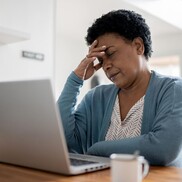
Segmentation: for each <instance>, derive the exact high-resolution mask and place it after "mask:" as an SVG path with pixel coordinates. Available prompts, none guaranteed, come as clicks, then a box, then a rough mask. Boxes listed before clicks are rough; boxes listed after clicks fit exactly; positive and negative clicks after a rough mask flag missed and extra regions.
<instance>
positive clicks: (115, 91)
mask: <svg viewBox="0 0 182 182" xmlns="http://www.w3.org/2000/svg"><path fill="white" fill-rule="evenodd" d="M86 41H87V44H88V45H90V46H89V51H88V54H87V55H86V57H85V58H84V59H83V60H82V61H81V63H80V64H79V65H78V66H77V68H76V69H75V70H74V71H73V72H72V73H71V74H70V76H69V77H68V79H67V81H66V83H65V86H64V89H63V91H62V93H61V95H60V97H59V99H58V106H59V110H60V113H61V117H62V120H63V126H64V130H65V135H66V140H67V145H68V148H69V151H70V152H77V153H87V154H91V155H99V156H108V157H109V156H110V155H111V154H112V153H128V154H131V153H134V152H135V151H136V150H138V151H139V152H140V154H141V155H143V156H145V158H146V159H147V160H148V161H149V162H150V164H151V165H176V166H182V160H180V156H181V154H182V152H181V150H182V134H181V133H182V80H181V79H179V78H172V77H167V76H163V75H160V74H158V73H156V72H155V71H151V70H150V69H149V67H148V65H147V61H148V60H149V58H150V57H151V53H152V46H151V44H152V43H151V33H150V29H149V27H148V25H147V24H146V22H145V20H144V19H143V18H142V16H141V15H139V14H137V13H135V12H133V11H129V10H117V11H111V12H109V13H107V14H105V15H102V16H101V17H100V18H98V19H96V21H95V22H94V23H93V25H92V26H91V27H89V28H88V32H87V36H86ZM96 59H98V60H99V63H98V64H96V65H95V64H94V61H95V60H96ZM100 68H102V69H103V71H104V72H105V74H106V76H107V77H108V79H109V80H111V81H112V82H113V84H107V85H100V86H97V87H95V88H93V89H91V90H90V91H89V92H88V93H87V94H86V95H85V97H84V98H83V100H82V101H81V102H80V104H79V105H78V106H77V107H76V104H77V97H78V95H79V91H80V88H81V86H82V85H83V83H84V80H87V79H89V78H90V77H91V76H92V75H93V74H94V73H95V72H96V71H97V70H98V69H100Z"/></svg>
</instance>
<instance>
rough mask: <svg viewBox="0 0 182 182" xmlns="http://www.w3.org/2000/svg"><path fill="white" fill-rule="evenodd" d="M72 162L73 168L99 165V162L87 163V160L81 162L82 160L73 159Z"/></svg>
mask: <svg viewBox="0 0 182 182" xmlns="http://www.w3.org/2000/svg"><path fill="white" fill-rule="evenodd" d="M70 162H71V165H73V166H80V165H87V164H94V163H98V162H93V161H85V160H81V159H72V158H70Z"/></svg>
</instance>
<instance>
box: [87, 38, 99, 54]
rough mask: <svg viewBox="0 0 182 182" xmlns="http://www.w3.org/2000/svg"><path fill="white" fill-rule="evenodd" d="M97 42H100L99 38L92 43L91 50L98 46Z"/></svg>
mask: <svg viewBox="0 0 182 182" xmlns="http://www.w3.org/2000/svg"><path fill="white" fill-rule="evenodd" d="M97 44H98V40H94V42H93V43H92V44H91V46H90V47H89V52H90V51H91V50H92V49H93V48H95V47H96V46H97Z"/></svg>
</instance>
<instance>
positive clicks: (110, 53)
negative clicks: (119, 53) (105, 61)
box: [106, 51, 116, 57]
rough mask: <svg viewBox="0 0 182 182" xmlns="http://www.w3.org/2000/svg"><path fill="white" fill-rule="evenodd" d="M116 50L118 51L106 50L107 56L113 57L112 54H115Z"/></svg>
mask: <svg viewBox="0 0 182 182" xmlns="http://www.w3.org/2000/svg"><path fill="white" fill-rule="evenodd" d="M115 52H116V51H114V52H106V56H107V57H111V56H113V55H114V53H115Z"/></svg>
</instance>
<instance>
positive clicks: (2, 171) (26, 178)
mask: <svg viewBox="0 0 182 182" xmlns="http://www.w3.org/2000/svg"><path fill="white" fill-rule="evenodd" d="M41 181H44V182H60V181H61V182H95V181H99V182H111V176H110V169H105V170H102V171H97V172H92V173H87V174H82V175H78V176H63V175H59V174H54V173H47V172H43V171H39V170H33V169H27V168H23V167H17V166H11V165H6V164H1V163H0V182H41ZM143 182H182V168H175V167H150V171H149V174H148V176H147V177H146V178H145V179H144V180H143Z"/></svg>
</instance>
